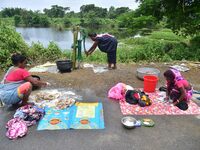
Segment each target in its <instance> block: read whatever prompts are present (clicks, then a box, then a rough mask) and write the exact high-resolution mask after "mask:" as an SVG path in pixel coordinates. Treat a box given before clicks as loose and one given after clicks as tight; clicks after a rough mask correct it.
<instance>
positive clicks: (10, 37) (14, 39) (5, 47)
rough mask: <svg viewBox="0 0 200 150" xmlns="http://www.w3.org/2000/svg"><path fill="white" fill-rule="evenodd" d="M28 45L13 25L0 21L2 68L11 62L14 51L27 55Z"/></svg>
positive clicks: (0, 58)
mask: <svg viewBox="0 0 200 150" xmlns="http://www.w3.org/2000/svg"><path fill="white" fill-rule="evenodd" d="M27 50H28V46H27V45H26V43H25V42H24V40H23V39H22V37H21V36H20V34H18V33H17V32H16V31H15V30H14V28H13V27H11V26H9V25H7V24H5V23H3V22H2V21H0V63H1V68H5V67H8V66H9V65H10V64H11V61H10V56H11V55H12V54H13V53H16V52H18V53H22V54H24V55H27Z"/></svg>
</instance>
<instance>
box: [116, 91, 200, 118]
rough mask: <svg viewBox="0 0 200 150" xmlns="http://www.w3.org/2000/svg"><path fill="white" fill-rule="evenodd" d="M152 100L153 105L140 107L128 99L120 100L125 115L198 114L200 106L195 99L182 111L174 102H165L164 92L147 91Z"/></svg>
mask: <svg viewBox="0 0 200 150" xmlns="http://www.w3.org/2000/svg"><path fill="white" fill-rule="evenodd" d="M147 94H148V95H149V97H150V99H151V100H152V105H150V106H146V107H140V106H139V105H130V104H128V103H127V102H126V101H120V102H119V103H120V108H121V112H122V114H123V115H198V114H200V107H199V106H198V105H197V104H195V103H194V102H193V101H190V102H189V104H188V107H189V108H188V110H186V111H182V110H180V109H179V108H178V107H176V106H173V104H170V103H166V102H163V98H164V96H163V94H162V92H160V91H156V92H155V93H147Z"/></svg>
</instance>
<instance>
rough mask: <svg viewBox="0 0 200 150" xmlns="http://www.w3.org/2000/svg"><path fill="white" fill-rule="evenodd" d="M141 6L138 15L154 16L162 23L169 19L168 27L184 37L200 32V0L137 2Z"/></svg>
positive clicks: (147, 0) (150, 0) (145, 0)
mask: <svg viewBox="0 0 200 150" xmlns="http://www.w3.org/2000/svg"><path fill="white" fill-rule="evenodd" d="M136 1H139V2H140V3H141V4H140V6H139V9H138V10H136V12H137V13H138V15H150V14H151V15H153V16H154V17H155V18H157V20H158V21H160V20H161V19H162V18H163V17H164V16H166V17H167V24H168V26H169V27H170V28H171V29H172V30H173V31H174V32H175V33H180V34H183V35H197V34H199V31H200V0H136Z"/></svg>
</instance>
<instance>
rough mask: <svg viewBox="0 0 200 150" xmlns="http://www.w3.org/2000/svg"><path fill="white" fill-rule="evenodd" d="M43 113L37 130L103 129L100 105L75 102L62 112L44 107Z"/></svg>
mask: <svg viewBox="0 0 200 150" xmlns="http://www.w3.org/2000/svg"><path fill="white" fill-rule="evenodd" d="M45 113H46V114H45V115H44V117H43V119H42V120H40V122H39V124H38V128H37V129H38V130H59V129H104V117H103V106H102V103H98V102H94V103H81V102H76V104H75V105H73V106H72V107H69V108H66V109H63V110H57V109H54V108H48V107H46V108H45Z"/></svg>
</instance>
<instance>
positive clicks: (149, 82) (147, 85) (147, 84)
mask: <svg viewBox="0 0 200 150" xmlns="http://www.w3.org/2000/svg"><path fill="white" fill-rule="evenodd" d="M157 82H158V77H157V76H152V75H146V76H144V92H147V93H151V92H155V90H156V85H157Z"/></svg>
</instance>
